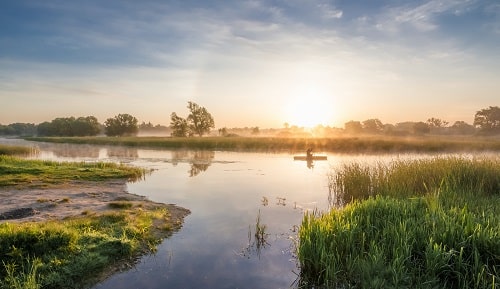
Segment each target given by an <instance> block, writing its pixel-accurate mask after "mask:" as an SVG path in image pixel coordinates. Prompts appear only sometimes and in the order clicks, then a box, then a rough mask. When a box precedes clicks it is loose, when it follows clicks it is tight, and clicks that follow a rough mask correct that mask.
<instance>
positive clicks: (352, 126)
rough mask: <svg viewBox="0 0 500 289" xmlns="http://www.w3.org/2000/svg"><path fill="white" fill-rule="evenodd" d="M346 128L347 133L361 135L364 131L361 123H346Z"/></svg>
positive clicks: (352, 121)
mask: <svg viewBox="0 0 500 289" xmlns="http://www.w3.org/2000/svg"><path fill="white" fill-rule="evenodd" d="M344 127H345V131H346V132H347V133H360V132H361V131H362V130H363V126H362V125H361V122H359V121H354V120H351V121H348V122H346V123H345V124H344Z"/></svg>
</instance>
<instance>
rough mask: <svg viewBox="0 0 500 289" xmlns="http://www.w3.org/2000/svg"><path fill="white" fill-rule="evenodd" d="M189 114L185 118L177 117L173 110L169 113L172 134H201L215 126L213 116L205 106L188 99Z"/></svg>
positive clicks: (181, 135) (180, 135)
mask: <svg viewBox="0 0 500 289" xmlns="http://www.w3.org/2000/svg"><path fill="white" fill-rule="evenodd" d="M187 108H189V111H190V114H189V115H188V117H187V118H186V119H184V118H182V117H179V116H178V115H177V114H176V113H175V112H173V113H172V114H171V115H170V125H171V127H172V130H173V132H172V136H179V137H183V136H187V135H189V136H193V135H198V136H203V135H204V134H206V133H209V132H210V129H211V128H214V127H215V123H214V118H213V117H212V115H211V114H210V113H209V112H208V111H207V109H206V108H204V107H202V106H199V105H198V104H196V103H194V102H192V101H189V102H188V106H187Z"/></svg>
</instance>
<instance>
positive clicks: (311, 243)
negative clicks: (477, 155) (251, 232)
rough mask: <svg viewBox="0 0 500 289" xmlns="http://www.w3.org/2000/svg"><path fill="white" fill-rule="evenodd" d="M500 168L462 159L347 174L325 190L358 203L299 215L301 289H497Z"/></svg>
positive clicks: (355, 168)
mask: <svg viewBox="0 0 500 289" xmlns="http://www.w3.org/2000/svg"><path fill="white" fill-rule="evenodd" d="M499 169H500V162H499V159H490V160H486V159H477V160H471V159H462V158H444V159H443V158H438V159H434V160H419V161H408V162H396V163H393V164H390V165H388V166H381V165H378V166H375V167H369V168H367V167H363V166H360V165H348V166H346V167H344V169H343V170H340V171H338V172H337V175H335V177H336V178H334V179H333V180H335V181H336V182H337V184H335V185H332V186H334V187H335V186H339V185H340V184H342V188H343V189H344V193H345V194H348V193H349V192H353V191H354V192H356V199H354V197H355V196H354V195H353V196H350V198H352V199H354V200H353V201H352V202H350V203H349V204H348V205H346V206H345V207H343V208H336V209H335V208H334V209H332V210H330V211H329V212H326V213H318V212H315V213H310V214H306V215H305V216H304V219H303V222H302V225H301V228H300V230H299V244H298V258H299V262H300V266H301V284H302V285H304V286H313V285H323V286H325V287H327V288H330V287H331V288H499V286H500V285H499V284H500V190H499V188H500V187H499V186H500V185H499V183H500V179H499V178H500V174H499V172H500V171H499ZM428 170H430V171H428ZM356 179H359V180H362V181H363V184H362V185H356V182H355V181H354V180H356ZM349 186H354V188H355V189H350V188H349ZM398 192H401V194H400V195H398ZM358 196H361V197H362V198H364V200H360V199H357V197H358Z"/></svg>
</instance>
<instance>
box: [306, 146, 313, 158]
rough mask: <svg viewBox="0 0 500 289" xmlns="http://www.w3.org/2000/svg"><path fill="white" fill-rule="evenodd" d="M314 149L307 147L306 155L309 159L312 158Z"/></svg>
mask: <svg viewBox="0 0 500 289" xmlns="http://www.w3.org/2000/svg"><path fill="white" fill-rule="evenodd" d="M312 151H313V149H312V148H308V149H307V151H306V157H307V158H308V159H312V157H313V154H312Z"/></svg>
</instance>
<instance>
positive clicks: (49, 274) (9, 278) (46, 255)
mask: <svg viewBox="0 0 500 289" xmlns="http://www.w3.org/2000/svg"><path fill="white" fill-rule="evenodd" d="M168 222H169V212H168V211H167V210H166V209H164V208H157V209H155V210H150V211H144V210H129V211H119V212H113V213H107V214H105V215H100V216H95V215H90V214H89V215H86V216H82V217H78V218H72V219H67V220H64V221H59V222H56V221H49V222H43V223H21V224H19V223H16V224H13V223H2V224H0V260H2V263H1V264H0V288H1V289H4V288H5V289H6V288H87V287H88V286H90V285H92V284H94V283H95V282H96V280H97V279H96V278H97V277H99V275H100V274H101V273H102V272H103V271H105V270H106V269H109V267H113V265H114V264H116V263H117V262H118V261H122V263H123V262H129V263H133V257H134V256H137V255H139V254H142V253H143V252H148V251H150V250H151V249H153V248H155V246H156V245H157V244H158V243H159V242H160V240H161V239H162V238H164V237H166V236H167V235H168V234H170V232H171V229H172V227H168V226H165V225H163V224H165V223H168ZM158 223H160V224H161V225H159V226H158V225H155V224H158Z"/></svg>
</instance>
